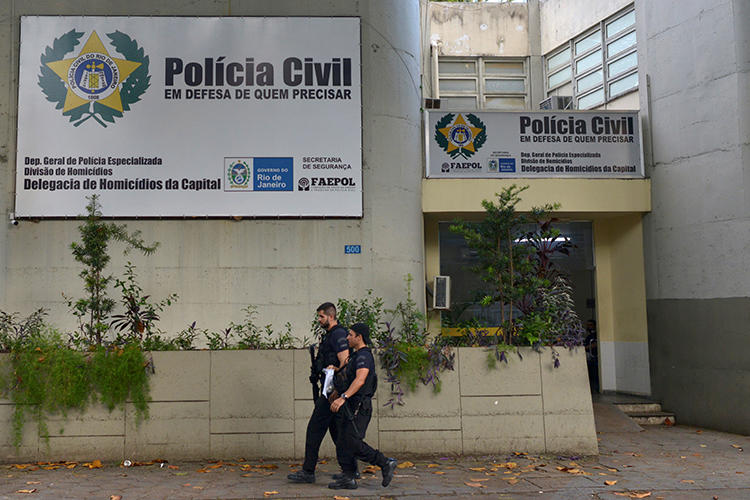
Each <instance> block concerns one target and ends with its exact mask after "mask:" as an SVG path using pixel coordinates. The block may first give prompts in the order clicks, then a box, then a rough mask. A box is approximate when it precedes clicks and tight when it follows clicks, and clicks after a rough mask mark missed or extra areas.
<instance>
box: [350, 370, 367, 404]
mask: <svg viewBox="0 0 750 500" xmlns="http://www.w3.org/2000/svg"><path fill="white" fill-rule="evenodd" d="M368 373H370V369H369V368H357V376H356V377H355V378H354V382H352V385H350V386H349V388H348V389H347V390H346V391H344V394H346V397H348V398H350V397H352V396H354V395H355V394H357V391H358V390H360V389H361V388H362V386H363V385H365V380H366V379H367V374H368Z"/></svg>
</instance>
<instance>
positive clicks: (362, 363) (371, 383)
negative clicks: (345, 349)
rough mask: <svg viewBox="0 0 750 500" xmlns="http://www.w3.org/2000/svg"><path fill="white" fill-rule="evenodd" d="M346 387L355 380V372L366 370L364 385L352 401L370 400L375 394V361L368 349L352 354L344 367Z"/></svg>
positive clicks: (364, 348)
mask: <svg viewBox="0 0 750 500" xmlns="http://www.w3.org/2000/svg"><path fill="white" fill-rule="evenodd" d="M346 368H347V369H346V379H347V387H348V386H350V385H351V383H352V382H354V379H355V378H357V370H359V369H360V368H367V369H368V370H369V371H368V372H367V378H366V379H365V383H364V385H363V386H362V387H361V388H360V389H359V390H358V391H357V393H356V394H354V395H353V396H352V399H353V400H359V399H362V398H371V397H372V396H373V394H375V380H376V378H375V359H374V358H373V357H372V351H371V350H370V348H369V347H363V348H361V349H359V350H357V351H355V352H354V354H352V359H350V360H349V364H348V365H347V367H346Z"/></svg>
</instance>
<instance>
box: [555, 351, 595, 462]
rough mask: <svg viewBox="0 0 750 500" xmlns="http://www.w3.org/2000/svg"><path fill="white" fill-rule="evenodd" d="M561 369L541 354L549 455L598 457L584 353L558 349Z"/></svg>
mask: <svg viewBox="0 0 750 500" xmlns="http://www.w3.org/2000/svg"><path fill="white" fill-rule="evenodd" d="M556 350H557V352H558V353H559V355H560V358H559V359H560V366H559V367H558V368H555V367H554V366H553V362H552V359H551V355H550V349H549V348H546V349H544V352H543V353H542V386H543V388H544V389H543V390H544V430H545V440H546V448H547V452H548V453H566V452H570V451H571V450H574V449H575V450H580V451H579V453H582V454H587V455H595V454H597V453H598V447H597V441H596V428H595V426H594V413H593V407H592V404H591V392H590V391H589V384H588V372H587V369H586V359H585V358H586V353H585V351H584V349H583V348H581V347H579V348H576V349H573V350H569V349H564V348H558V349H556Z"/></svg>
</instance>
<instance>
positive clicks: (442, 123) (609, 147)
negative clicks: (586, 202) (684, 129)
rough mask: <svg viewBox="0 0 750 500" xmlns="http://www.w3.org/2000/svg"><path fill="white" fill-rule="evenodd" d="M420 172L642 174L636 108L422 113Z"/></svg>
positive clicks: (451, 174) (447, 174)
mask: <svg viewBox="0 0 750 500" xmlns="http://www.w3.org/2000/svg"><path fill="white" fill-rule="evenodd" d="M425 113H426V116H425V124H426V130H425V140H426V143H427V144H426V151H427V172H426V175H427V177H434V178H441V177H442V178H471V177H480V178H502V177H511V178H513V177H526V178H529V177H581V178H640V177H644V171H643V152H642V148H641V129H640V126H639V120H638V112H637V111H624V112H599V111H575V112H562V113H560V112H557V111H555V112H544V111H530V112H497V111H495V112H471V111H467V112H461V111H426V112H425Z"/></svg>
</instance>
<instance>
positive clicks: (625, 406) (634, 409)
mask: <svg viewBox="0 0 750 500" xmlns="http://www.w3.org/2000/svg"><path fill="white" fill-rule="evenodd" d="M615 406H617V408H618V409H619V410H620V411H621V412H623V413H626V414H631V413H651V412H659V411H662V410H661V404H659V403H651V402H650V403H615Z"/></svg>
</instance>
